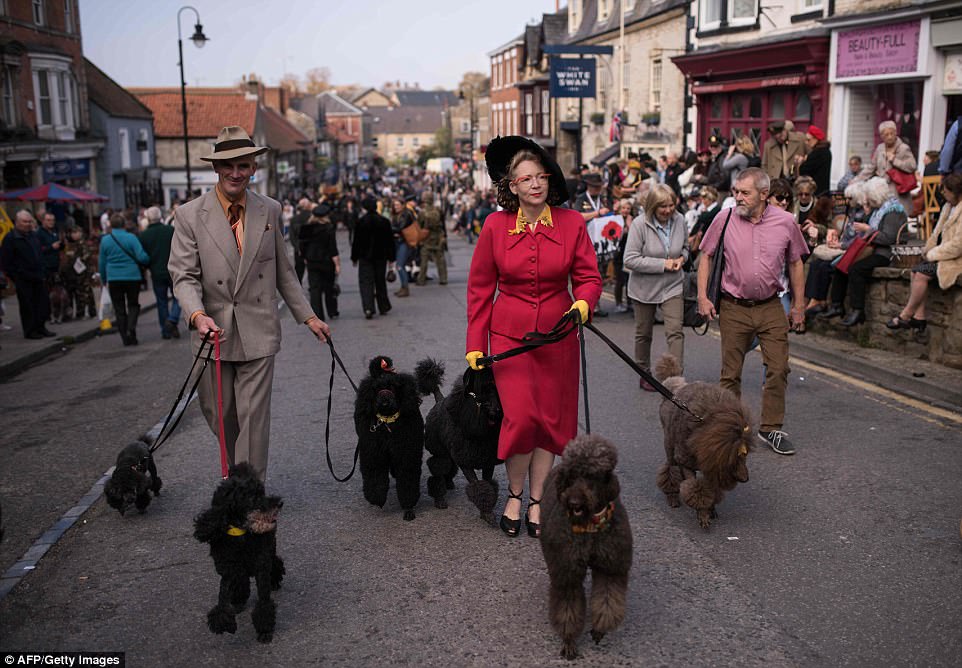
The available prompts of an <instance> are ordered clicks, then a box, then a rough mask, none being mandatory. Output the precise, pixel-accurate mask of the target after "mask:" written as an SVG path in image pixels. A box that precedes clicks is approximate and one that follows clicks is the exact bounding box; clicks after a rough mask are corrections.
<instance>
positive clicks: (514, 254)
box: [467, 207, 601, 459]
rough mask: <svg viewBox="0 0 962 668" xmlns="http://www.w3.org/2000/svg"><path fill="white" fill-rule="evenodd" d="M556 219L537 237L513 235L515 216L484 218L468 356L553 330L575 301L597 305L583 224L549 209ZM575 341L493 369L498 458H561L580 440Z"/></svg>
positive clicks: (471, 283)
mask: <svg viewBox="0 0 962 668" xmlns="http://www.w3.org/2000/svg"><path fill="white" fill-rule="evenodd" d="M551 219H552V223H553V226H552V227H548V226H546V225H544V224H538V225H537V226H536V227H535V230H534V232H533V233H532V232H530V231H528V230H527V229H526V230H525V231H524V232H522V233H520V234H508V232H509V231H511V230H514V228H515V223H516V220H517V214H516V213H509V212H507V211H498V212H495V213H492V214H491V215H489V216H488V217H487V218H486V219H485V221H484V226H483V228H482V230H481V236H480V238H479V239H478V243H477V247H476V248H475V250H474V257H473V259H472V260H471V272H470V273H469V275H468V332H467V352H470V351H472V350H480V351H482V352H486V351H487V352H489V354H492V355H494V354H497V353H500V352H504V351H505V350H508V349H510V348H514V347H516V346H519V345H522V341H521V339H522V337H523V336H524V335H525V334H527V333H528V332H531V331H534V330H538V331H540V332H546V331H548V330H549V329H551V328H552V327H553V326H554V325H555V323H557V321H558V320H559V319H560V318H561V316H562V315H564V314H565V312H566V311H567V310H568V309H569V308H571V304H572V303H573V302H574V301H575V300H578V299H583V300H585V301H586V302H588V306H589V308H590V309H591V310H593V309H594V307H595V304H597V303H598V299H599V298H600V297H601V275H600V274H599V273H598V260H597V257H596V255H595V249H594V247H593V246H592V245H591V241H590V240H589V238H588V233H587V229H586V227H585V221H584V218H583V217H582V216H581V214H579V213H577V212H575V211H571V210H570V209H560V208H555V207H551ZM569 279H570V285H571V288H572V290H573V292H574V297H572V296H571V293H570V292H569V291H568V285H569ZM496 291H497V296H495V292H496ZM575 336H576V334H572V335H569V336H567V337H565V339H563V340H562V341H560V342H558V343H553V344H549V345H546V346H542V347H541V348H536V349H535V350H532V351H530V352H527V353H523V354H521V355H518V356H516V357H511V358H508V359H506V360H503V361H501V362H497V363H495V364H494V366H493V367H492V368H493V371H494V379H495V383H496V384H497V387H498V393H499V394H500V396H501V404H502V406H503V408H504V420H503V422H502V425H501V436H500V439H499V441H498V457H499V458H501V459H507V458H508V457H510V456H512V455H516V454H524V453H528V452H531V451H532V450H534V449H535V448H541V449H543V450H549V451H551V452H553V453H555V454H559V455H560V454H561V453H562V451H563V450H564V448H565V446H566V445H567V444H568V441H570V440H571V439H572V438H574V437H575V436H576V435H577V433H578V381H579V370H580V366H579V359H578V341H577V340H576V339H575ZM489 339H490V347H489Z"/></svg>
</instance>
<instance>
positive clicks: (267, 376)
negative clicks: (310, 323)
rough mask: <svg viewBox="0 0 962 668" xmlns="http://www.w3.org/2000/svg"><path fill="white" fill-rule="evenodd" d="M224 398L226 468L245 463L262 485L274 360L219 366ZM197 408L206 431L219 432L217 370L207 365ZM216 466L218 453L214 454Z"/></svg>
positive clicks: (265, 472) (269, 427)
mask: <svg viewBox="0 0 962 668" xmlns="http://www.w3.org/2000/svg"><path fill="white" fill-rule="evenodd" d="M221 376H222V378H221V384H222V387H223V397H224V437H225V442H226V444H227V462H228V464H229V465H230V466H233V465H234V464H237V463H240V462H249V463H250V465H251V466H252V467H253V468H254V470H255V471H256V472H257V475H258V476H259V477H260V479H261V481H263V480H264V479H265V478H266V477H267V451H268V448H269V446H270V440H271V390H272V386H273V383H274V356H273V355H269V356H268V357H262V358H260V359H256V360H251V361H249V362H221ZM198 395H199V399H200V408H201V410H202V411H203V413H204V417H205V418H207V424H208V425H210V430H211V431H212V432H214V435H215V436H216V435H217V433H218V431H219V430H220V423H219V421H218V417H217V369H216V367H215V366H214V362H213V361H211V363H210V366H209V367H208V369H207V373H206V374H204V379H203V380H202V381H201V383H200V387H199V392H198ZM216 457H217V461H218V462H220V452H219V451H217V455H216Z"/></svg>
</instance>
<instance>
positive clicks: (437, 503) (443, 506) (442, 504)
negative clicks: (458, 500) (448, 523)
mask: <svg viewBox="0 0 962 668" xmlns="http://www.w3.org/2000/svg"><path fill="white" fill-rule="evenodd" d="M434 507H435V508H437V509H438V510H447V507H448V502H447V500H445V499H435V500H434Z"/></svg>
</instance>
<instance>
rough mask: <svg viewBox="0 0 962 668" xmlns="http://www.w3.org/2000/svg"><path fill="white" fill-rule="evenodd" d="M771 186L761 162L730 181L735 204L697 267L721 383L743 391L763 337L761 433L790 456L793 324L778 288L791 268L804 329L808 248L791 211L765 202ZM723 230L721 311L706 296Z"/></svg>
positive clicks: (796, 325)
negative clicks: (714, 329) (749, 359)
mask: <svg viewBox="0 0 962 668" xmlns="http://www.w3.org/2000/svg"><path fill="white" fill-rule="evenodd" d="M769 184H770V179H769V177H768V175H767V174H766V173H765V172H764V171H763V170H761V169H759V168H757V167H750V168H748V169H745V170H744V171H742V172H741V173H740V174H739V175H738V179H737V180H736V182H735V183H734V184H733V185H732V195H734V197H735V203H736V206H735V208H734V209H733V210H722V211H720V212H719V213H718V215H717V216H715V219H714V220H713V221H712V224H711V226H710V227H709V228H708V231H707V232H706V233H705V236H704V238H703V239H702V242H701V247H700V249H701V253H700V254H699V264H698V312H699V313H701V314H702V315H703V316H706V317H707V318H709V319H710V320H714V319H715V318H716V317H717V318H718V328H719V330H720V331H721V348H722V369H721V379H720V381H719V383H720V385H721V386H722V387H725V388H727V389H729V390H731V391H732V392H734V393H735V395H736V396H741V376H742V366H743V365H744V363H745V354H746V353H747V352H748V351H749V350H750V349H751V345H752V341H753V340H754V339H755V337H758V340H759V342H760V343H761V350H762V358H763V359H764V361H765V387H764V389H763V390H762V416H761V421H760V423H759V432H758V436H759V438H761V439H762V441H764V442H765V444H766V445H768V446H769V447H770V448H771V449H772V450H774V451H775V452H777V453H778V454H781V455H793V454H795V449H794V447H793V446H792V444H791V442H790V441H789V440H788V438H787V435H786V433H785V432H784V431H782V423H783V422H784V419H785V388H786V387H787V385H788V372H789V368H788V329H789V322H788V320H786V318H785V311H784V310H783V309H782V304H781V301H780V300H779V299H778V293H779V292H780V291H781V289H782V284H781V277H782V274H783V272H784V271H785V268H786V266H787V267H788V277H789V282H790V284H791V289H792V308H791V312H790V314H789V319H790V320H791V327H792V328H793V329H801V328H802V327H803V326H804V324H805V309H804V303H805V298H804V286H805V280H804V270H803V268H802V258H803V257H804V255H805V254H807V253H808V248H807V246H806V244H805V239H804V238H803V237H802V233H801V231H800V230H799V227H798V225H796V224H795V220H794V218H793V217H792V215H791V214H790V213H787V212H786V211H783V210H781V209H779V208H778V207H776V206H769V205H768V188H769ZM726 221H727V224H726ZM723 229H724V238H723V240H722V252H723V253H724V259H725V265H724V271H723V273H722V280H721V290H722V298H721V302H720V304H719V308H718V311H720V313H719V312H716V309H715V305H714V304H713V303H712V301H711V300H710V299H709V298H708V294H707V293H708V274H709V272H710V271H711V263H712V260H711V258H712V256H713V255H714V254H715V251H716V250H717V248H718V244H719V237H721V236H722V230H723Z"/></svg>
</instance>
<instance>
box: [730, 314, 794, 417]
mask: <svg viewBox="0 0 962 668" xmlns="http://www.w3.org/2000/svg"><path fill="white" fill-rule="evenodd" d="M718 328H719V329H720V330H721V353H722V368H721V378H720V379H719V384H720V385H721V386H722V387H724V388H726V389H728V390H731V391H732V392H734V393H735V395H736V396H738V397H740V396H741V389H742V367H743V365H744V364H745V354H746V353H747V352H748V351H749V349H750V348H751V345H752V341H753V340H754V339H755V337H756V336H757V337H758V340H759V342H760V344H761V351H762V360H764V363H765V386H764V388H763V389H762V416H761V420H760V423H759V429H760V430H761V431H773V430H775V429H781V428H782V424H783V423H784V421H785V389H786V388H787V387H788V372H789V368H788V318H787V317H786V316H785V310H784V308H783V307H782V303H781V301H780V300H778V299H773V300H771V301H770V302H768V303H766V304H762V305H760V306H750V307H749V306H739V305H738V304H736V303H735V302H733V301H731V300H729V299H725V298H722V302H721V313H720V314H719V317H718Z"/></svg>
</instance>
